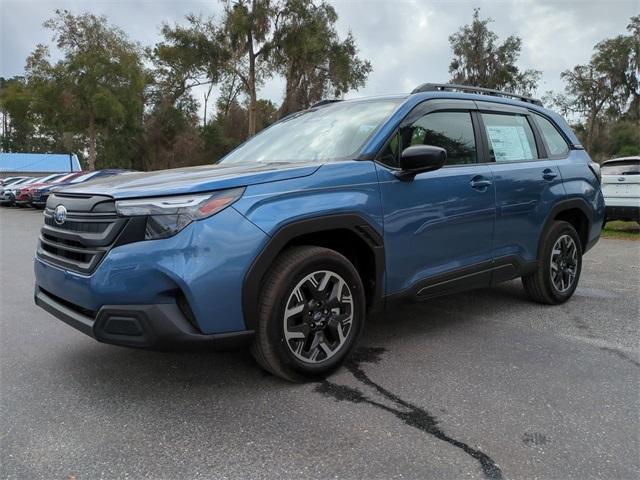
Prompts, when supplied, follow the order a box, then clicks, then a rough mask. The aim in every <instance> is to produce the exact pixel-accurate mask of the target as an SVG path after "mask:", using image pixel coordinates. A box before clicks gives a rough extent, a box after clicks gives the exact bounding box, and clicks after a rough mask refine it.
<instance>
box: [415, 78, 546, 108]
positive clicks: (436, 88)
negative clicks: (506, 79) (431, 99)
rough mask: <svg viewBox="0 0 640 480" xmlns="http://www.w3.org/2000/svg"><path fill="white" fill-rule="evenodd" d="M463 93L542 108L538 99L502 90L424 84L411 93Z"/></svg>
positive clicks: (450, 84)
mask: <svg viewBox="0 0 640 480" xmlns="http://www.w3.org/2000/svg"><path fill="white" fill-rule="evenodd" d="M454 91H457V92H462V93H479V94H481V95H492V96H494V97H503V98H515V99H516V100H520V101H522V102H527V103H532V104H534V105H539V106H540V107H542V102H541V101H540V100H538V99H537V98H531V97H527V96H526V95H518V94H517V93H509V92H503V91H502V90H494V89H492V88H481V87H470V86H468V85H456V84H454V83H423V84H422V85H419V86H417V87H416V88H414V89H413V91H412V92H411V93H412V94H413V93H421V92H454Z"/></svg>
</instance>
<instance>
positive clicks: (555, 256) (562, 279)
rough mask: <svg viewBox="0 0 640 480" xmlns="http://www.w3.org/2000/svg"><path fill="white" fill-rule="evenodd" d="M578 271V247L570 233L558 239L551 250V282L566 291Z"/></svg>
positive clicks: (560, 289) (562, 291) (559, 290)
mask: <svg viewBox="0 0 640 480" xmlns="http://www.w3.org/2000/svg"><path fill="white" fill-rule="evenodd" d="M577 272H578V247H577V246H576V242H575V241H574V240H573V238H571V236H569V235H562V236H560V237H559V238H558V240H556V243H555V244H554V245H553V249H552V250H551V282H552V283H553V286H554V287H555V289H556V290H557V291H558V292H560V293H564V292H566V291H567V290H569V289H570V288H571V287H572V286H573V283H574V281H575V279H576V274H577Z"/></svg>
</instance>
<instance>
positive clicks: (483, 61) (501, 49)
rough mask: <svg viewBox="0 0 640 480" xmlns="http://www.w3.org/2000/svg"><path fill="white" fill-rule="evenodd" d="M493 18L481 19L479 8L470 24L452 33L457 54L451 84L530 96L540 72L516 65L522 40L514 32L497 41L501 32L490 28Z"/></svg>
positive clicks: (454, 57) (453, 62)
mask: <svg viewBox="0 0 640 480" xmlns="http://www.w3.org/2000/svg"><path fill="white" fill-rule="evenodd" d="M492 21H493V20H492V19H490V18H485V19H481V18H480V9H479V8H476V9H475V10H474V12H473V21H472V22H471V24H470V25H465V26H463V27H461V28H460V29H459V30H458V31H457V32H456V33H454V34H452V35H451V36H449V43H450V44H451V49H452V50H453V55H454V56H453V60H452V61H451V63H450V64H449V73H450V74H451V83H456V84H462V85H472V86H476V87H484V88H493V89H496V90H504V91H508V92H514V93H521V94H524V95H531V93H532V92H533V91H534V90H535V89H536V87H537V84H538V80H539V79H540V75H541V72H539V71H538V70H524V71H522V70H520V69H519V68H518V67H517V65H516V62H517V61H518V57H520V50H521V49H522V40H521V39H520V38H519V37H516V36H514V35H511V36H510V37H508V38H507V39H506V40H505V41H504V42H502V43H501V44H498V35H496V34H495V33H494V32H492V31H491V30H489V24H490V23H491V22H492Z"/></svg>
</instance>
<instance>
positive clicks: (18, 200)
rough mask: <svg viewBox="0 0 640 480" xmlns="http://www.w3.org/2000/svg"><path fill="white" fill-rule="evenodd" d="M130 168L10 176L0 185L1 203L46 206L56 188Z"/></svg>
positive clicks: (7, 205) (116, 173)
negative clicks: (34, 175) (41, 175)
mask: <svg viewBox="0 0 640 480" xmlns="http://www.w3.org/2000/svg"><path fill="white" fill-rule="evenodd" d="M127 171H128V170H121V169H105V170H94V171H90V172H87V171H80V172H70V173H69V172H63V173H53V174H51V175H47V176H45V177H9V178H5V179H3V180H2V184H1V186H0V205H2V206H6V207H13V206H17V207H33V208H44V206H45V205H46V203H47V198H49V194H50V193H51V192H52V191H55V190H56V189H60V188H64V187H66V186H71V185H75V184H79V183H84V182H87V181H89V180H93V179H96V178H100V177H109V176H113V175H119V174H121V173H124V172H127Z"/></svg>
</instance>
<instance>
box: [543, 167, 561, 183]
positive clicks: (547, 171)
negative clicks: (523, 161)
mask: <svg viewBox="0 0 640 480" xmlns="http://www.w3.org/2000/svg"><path fill="white" fill-rule="evenodd" d="M557 176H558V174H557V173H556V172H554V171H553V170H551V169H550V168H546V169H545V170H543V172H542V178H544V179H545V180H553V179H554V178H556V177H557Z"/></svg>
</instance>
